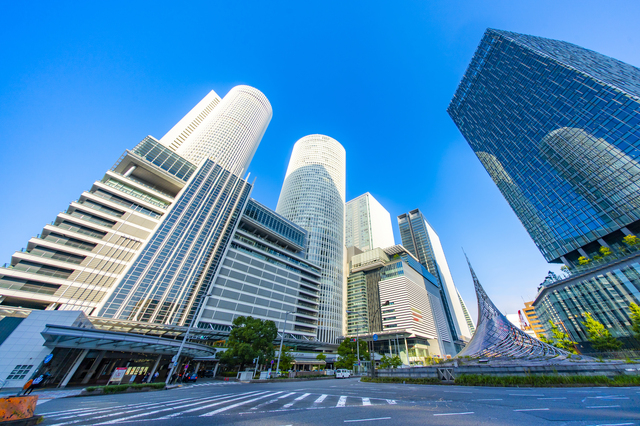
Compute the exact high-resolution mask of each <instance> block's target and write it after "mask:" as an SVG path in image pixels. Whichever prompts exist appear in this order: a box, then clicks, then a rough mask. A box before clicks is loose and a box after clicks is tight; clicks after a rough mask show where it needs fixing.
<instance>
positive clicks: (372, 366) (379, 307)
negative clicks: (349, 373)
mask: <svg viewBox="0 0 640 426" xmlns="http://www.w3.org/2000/svg"><path fill="white" fill-rule="evenodd" d="M389 305H390V303H389V301H388V300H387V301H386V302H384V303H383V304H382V305H380V306H378V309H376V310H375V311H374V313H373V315H372V316H373V317H375V316H376V315H377V314H378V312H379V311H380V309H381V308H382V307H383V306H389ZM347 314H356V315H360V318H362V319H363V320H364V321H365V323H367V322H368V321H367V318H365V317H364V315H362V314H361V313H360V312H356V311H350V310H347ZM358 340H359V327H358V326H357V325H356V348H357V351H358V372H360V368H359V367H360V342H359V341H358ZM373 352H374V351H373V348H372V350H371V352H369V358H371V357H372V356H374V355H373ZM374 367H375V356H374V359H373V360H371V377H373V370H374Z"/></svg>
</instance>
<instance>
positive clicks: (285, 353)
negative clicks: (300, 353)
mask: <svg viewBox="0 0 640 426" xmlns="http://www.w3.org/2000/svg"><path fill="white" fill-rule="evenodd" d="M274 356H275V355H274ZM295 360H296V359H295V358H294V357H293V349H291V348H290V347H289V346H283V347H282V355H280V371H287V370H291V367H293V363H294V361H295ZM277 362H278V358H277V357H275V362H274V363H273V364H274V367H275V366H276V365H277V364H276V363H277Z"/></svg>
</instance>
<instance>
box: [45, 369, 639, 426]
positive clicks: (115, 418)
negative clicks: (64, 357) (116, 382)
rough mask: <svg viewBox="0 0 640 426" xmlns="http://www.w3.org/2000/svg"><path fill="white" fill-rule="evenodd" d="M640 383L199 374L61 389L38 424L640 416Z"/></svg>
mask: <svg viewBox="0 0 640 426" xmlns="http://www.w3.org/2000/svg"><path fill="white" fill-rule="evenodd" d="M639 402H640V388H633V387H631V388H488V387H463V386H423V385H402V384H381V383H360V382H359V379H357V378H352V379H332V380H317V381H301V382H284V383H282V382H280V383H251V384H248V383H247V384H243V383H233V382H220V381H209V382H198V383H197V384H195V385H193V384H189V385H185V386H183V387H182V388H178V389H172V390H167V391H159V392H149V393H134V394H119V395H106V396H93V397H82V398H63V399H55V400H52V401H48V402H46V403H44V404H40V405H38V408H37V410H36V413H37V414H42V415H44V416H45V421H44V423H42V424H43V425H60V426H62V425H78V426H80V425H107V424H153V425H157V426H163V425H188V426H195V425H211V424H215V425H226V424H234V425H236V424H237V425H265V426H280V425H322V426H327V425H338V424H341V425H343V424H348V423H359V424H361V423H364V424H380V425H385V426H387V425H403V426H404V425H425V424H429V425H517V426H529V425H552V424H553V425H557V426H559V425H616V426H630V425H640V403H639Z"/></svg>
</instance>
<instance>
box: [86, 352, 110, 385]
mask: <svg viewBox="0 0 640 426" xmlns="http://www.w3.org/2000/svg"><path fill="white" fill-rule="evenodd" d="M106 353H107V351H100V354H99V355H98V356H97V357H96V359H95V361H93V364H91V367H89V371H88V372H87V375H86V376H85V377H84V379H82V384H83V385H86V384H87V383H89V380H91V377H93V375H94V374H95V373H96V370H97V369H98V366H99V365H100V362H102V358H104V355H105V354H106Z"/></svg>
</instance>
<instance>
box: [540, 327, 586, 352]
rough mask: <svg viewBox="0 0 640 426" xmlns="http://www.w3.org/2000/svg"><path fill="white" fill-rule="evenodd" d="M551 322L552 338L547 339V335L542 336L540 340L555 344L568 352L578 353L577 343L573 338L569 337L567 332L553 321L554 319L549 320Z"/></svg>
mask: <svg viewBox="0 0 640 426" xmlns="http://www.w3.org/2000/svg"><path fill="white" fill-rule="evenodd" d="M549 324H550V325H551V336H552V338H551V339H547V338H546V337H545V336H540V340H541V341H542V342H544V343H546V344H548V345H552V346H555V347H556V348H560V349H564V350H565V351H567V352H571V353H572V354H577V353H578V351H576V348H575V344H576V342H574V341H573V340H571V338H570V337H569V335H568V334H567V333H565V332H564V331H560V328H558V326H557V325H555V324H554V323H553V321H551V320H549Z"/></svg>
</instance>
